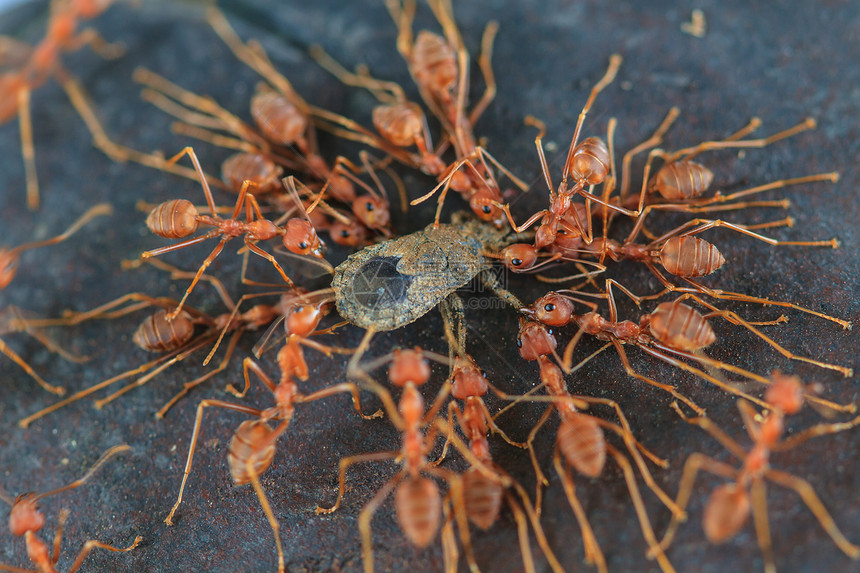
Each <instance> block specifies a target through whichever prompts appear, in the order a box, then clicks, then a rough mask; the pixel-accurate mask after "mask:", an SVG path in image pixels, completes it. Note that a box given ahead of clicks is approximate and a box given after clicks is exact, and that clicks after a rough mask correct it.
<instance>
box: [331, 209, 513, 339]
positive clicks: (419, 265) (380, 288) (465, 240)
mask: <svg viewBox="0 0 860 573" xmlns="http://www.w3.org/2000/svg"><path fill="white" fill-rule="evenodd" d="M507 234H508V233H507V232H505V231H499V230H497V229H495V228H493V227H491V226H490V225H486V224H483V223H481V222H479V221H474V220H466V221H463V220H462V218H458V217H455V218H454V222H453V223H452V224H449V225H439V226H438V227H436V226H434V225H430V226H428V227H426V228H425V229H423V230H421V231H418V232H416V233H412V234H411V235H405V236H403V237H399V238H397V239H392V240H390V241H385V242H383V243H379V244H377V245H373V246H370V247H367V248H365V249H363V250H361V251H359V252H357V253H354V254H353V255H351V256H350V257H349V258H348V259H347V260H346V261H344V262H343V263H341V264H340V265H338V266H337V268H335V270H334V279H333V280H332V288H333V289H334V291H335V293H336V297H337V298H336V301H337V310H338V312H339V313H340V315H341V316H342V317H343V318H344V319H346V320H348V321H350V322H351V323H353V324H355V325H357V326H360V327H362V328H373V329H374V330H377V331H385V330H394V329H396V328H400V327H401V326H405V325H407V324H409V323H410V322H413V321H415V320H417V319H418V318H420V317H421V316H423V315H425V314H426V313H427V312H429V311H430V310H432V309H433V308H434V307H435V306H436V305H437V304H439V303H440V302H441V301H442V300H443V299H444V298H445V297H447V296H448V295H449V294H451V293H452V292H454V291H455V290H457V289H458V288H460V287H461V286H463V285H465V284H466V283H468V282H469V281H470V280H472V279H473V278H475V277H476V276H477V275H478V273H480V272H481V271H484V270H487V269H489V268H490V265H491V263H490V261H489V260H488V259H487V258H485V257H484V253H485V252H487V251H493V250H494V249H496V248H497V247H498V246H499V245H501V244H504V242H505V236H506V235H507Z"/></svg>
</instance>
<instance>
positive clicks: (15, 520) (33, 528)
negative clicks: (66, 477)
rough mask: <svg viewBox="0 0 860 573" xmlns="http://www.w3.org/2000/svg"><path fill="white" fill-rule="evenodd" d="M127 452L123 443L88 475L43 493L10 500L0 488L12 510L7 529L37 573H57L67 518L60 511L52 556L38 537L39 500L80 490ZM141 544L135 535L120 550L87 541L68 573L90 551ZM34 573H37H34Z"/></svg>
mask: <svg viewBox="0 0 860 573" xmlns="http://www.w3.org/2000/svg"><path fill="white" fill-rule="evenodd" d="M130 449H131V448H130V447H128V446H127V445H124V444H123V445H120V446H114V447H112V448H110V449H109V450H107V451H106V452H105V453H103V454H102V456H101V457H100V458H99V459H98V461H96V463H95V464H93V466H92V467H91V468H90V469H89V470H88V471H87V473H85V474H84V475H83V477H81V478H80V479H77V480H75V481H73V482H72V483H70V484H68V485H65V486H63V487H60V488H57V489H55V490H52V491H49V492H46V493H40V494H35V493H25V494H23V495H19V496H18V497H16V498H14V499H12V497H11V496H9V495H8V494H7V493H6V492H5V491H3V490H2V489H0V499H2V500H3V501H4V502H6V503H7V504H9V506H10V507H11V508H12V510H11V511H10V512H9V530H10V532H11V533H12V535H14V536H16V537H23V538H24V541H25V543H26V544H27V555H28V556H29V558H30V561H32V562H33V564H34V565H35V566H36V567H37V568H38V571H39V572H40V573H57V562H58V561H59V560H60V545H61V543H62V540H63V526H64V525H65V523H66V519H68V517H69V510H67V509H64V510H62V511H61V512H60V517H59V524H58V525H57V533H56V535H55V536H54V550H53V553H52V552H51V550H50V549H49V547H48V544H47V543H46V542H45V541H44V540H43V539H41V538H40V537H39V536H38V533H39V530H40V529H42V527H44V525H45V515H44V514H43V513H42V511H41V510H40V509H39V500H41V499H44V498H46V497H49V496H52V495H56V494H58V493H62V492H64V491H68V490H70V489H74V488H76V487H80V486H81V485H83V484H84V483H86V482H87V480H89V479H90V478H91V477H92V476H93V474H95V472H96V471H97V470H98V469H99V468H100V467H101V466H102V465H104V463H105V462H107V461H108V460H109V459H110V458H112V457H113V456H115V455H116V454H119V453H121V452H126V451H128V450H130ZM141 541H143V538H142V537H141V536H139V535H138V536H137V537H135V539H134V543H132V544H131V545H129V546H128V547H126V548H124V549H123V548H119V547H114V546H112V545H108V544H106V543H102V542H100V541H96V540H94V539H90V540H89V541H87V542H86V543H84V546H83V547H82V548H81V551H80V552H79V553H78V555H77V557H75V560H74V562H73V563H72V565H71V567H69V570H68V573H75V571H77V570H78V569H80V568H81V565H82V564H83V562H84V559H86V558H87V556H88V555H89V554H90V551H92V550H93V549H105V550H107V551H114V552H118V553H126V552H128V551H131V550H132V549H134V548H135V547H137V546H138V544H139V543H140V542H141ZM0 569H3V570H7V571H15V572H27V573H30V572H31V571H32V570H30V569H21V568H18V567H13V566H11V565H3V564H0ZM33 573H36V572H35V571H33Z"/></svg>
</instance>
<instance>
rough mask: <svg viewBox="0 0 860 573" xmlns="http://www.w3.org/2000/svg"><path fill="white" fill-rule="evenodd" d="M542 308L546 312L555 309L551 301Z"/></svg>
mask: <svg viewBox="0 0 860 573" xmlns="http://www.w3.org/2000/svg"><path fill="white" fill-rule="evenodd" d="M543 309H544V310H545V311H547V312H552V311H554V310H555V305H554V304H552V303H551V302H548V303H546V304H545V305H544V307H543Z"/></svg>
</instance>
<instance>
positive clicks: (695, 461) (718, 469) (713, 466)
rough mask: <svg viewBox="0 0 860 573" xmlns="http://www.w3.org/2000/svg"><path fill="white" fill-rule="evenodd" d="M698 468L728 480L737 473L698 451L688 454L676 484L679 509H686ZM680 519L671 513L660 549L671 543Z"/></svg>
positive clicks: (649, 554)
mask: <svg viewBox="0 0 860 573" xmlns="http://www.w3.org/2000/svg"><path fill="white" fill-rule="evenodd" d="M699 470H704V471H706V472H708V473H712V474H714V475H719V476H723V477H725V478H728V479H730V480H734V479H735V478H736V477H737V474H738V470H736V469H735V468H733V467H732V466H730V465H729V464H726V463H723V462H720V461H717V460H715V459H713V458H709V457H708V456H706V455H704V454H700V453H698V452H696V453H693V454H690V457H688V458H687V461H686V462H684V471H683V473H682V474H681V484H680V486H678V497H677V498H676V499H675V504H676V505H677V506H678V507H680V508H681V510H686V509H687V504H688V503H689V502H690V495H691V494H692V493H693V484H694V483H695V481H696V474H698V473H699ZM681 521H684V520H683V519H681V518H679V517H678V516H676V515H674V514H673V515H672V520H671V521H670V522H669V527H667V528H666V533H664V534H663V539H662V540H661V541H660V544H659V546H658V547H659V548H660V550H661V551H665V550H666V549H668V548H669V546H670V545H671V544H672V540H673V539H674V538H675V532H676V531H677V530H678V525H680V523H681ZM653 557H654V555H653V553H652V552H651V550H649V551H648V558H649V559H653Z"/></svg>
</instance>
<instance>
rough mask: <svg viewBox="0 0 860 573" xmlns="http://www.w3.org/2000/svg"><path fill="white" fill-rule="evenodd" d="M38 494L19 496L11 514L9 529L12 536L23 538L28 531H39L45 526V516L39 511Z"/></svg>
mask: <svg viewBox="0 0 860 573" xmlns="http://www.w3.org/2000/svg"><path fill="white" fill-rule="evenodd" d="M37 500H38V498H37V497H36V494H34V493H25V494H23V495H19V496H18V497H17V498H16V499H15V503H14V504H13V505H12V511H10V512H9V529H10V530H11V532H12V535H16V536H23V535H24V534H25V533H27V532H28V531H33V532H35V531H39V530H40V529H42V526H44V525H45V516H44V515H43V514H42V512H41V511H40V510H39V503H38V501H37Z"/></svg>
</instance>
